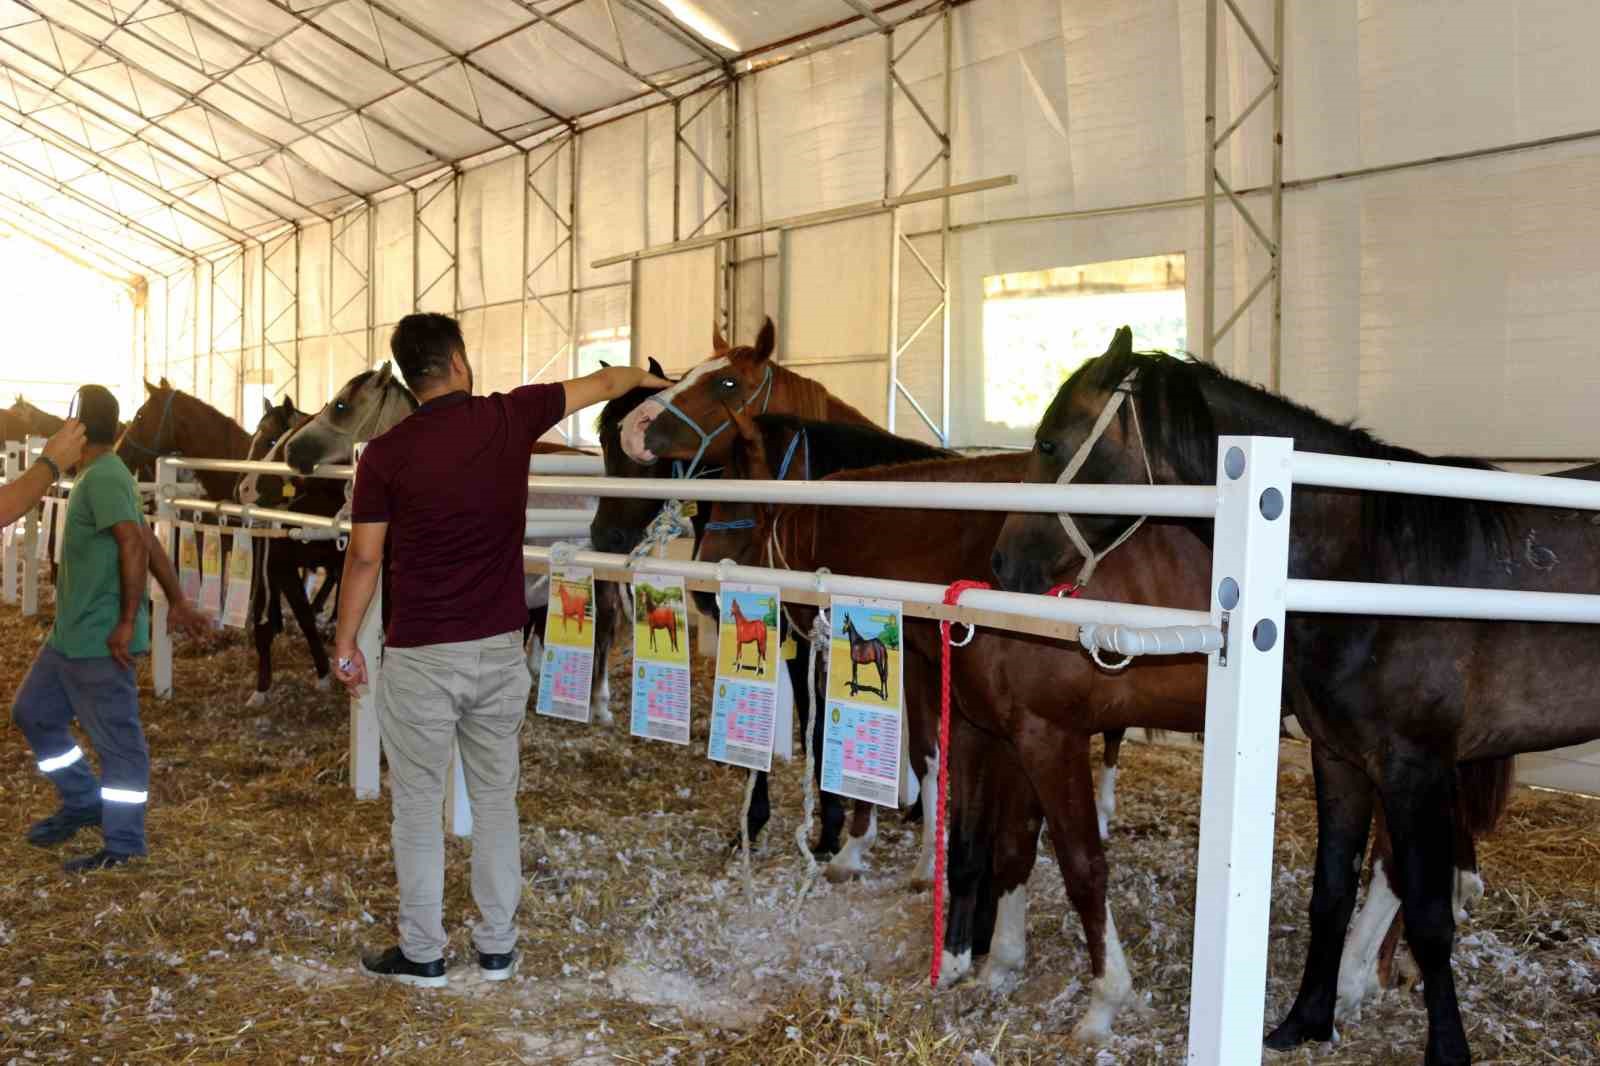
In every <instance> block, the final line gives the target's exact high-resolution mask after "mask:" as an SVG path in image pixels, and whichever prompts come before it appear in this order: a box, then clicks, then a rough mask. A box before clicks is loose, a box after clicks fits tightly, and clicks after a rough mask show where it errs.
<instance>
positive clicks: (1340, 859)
mask: <svg viewBox="0 0 1600 1066" xmlns="http://www.w3.org/2000/svg"><path fill="white" fill-rule="evenodd" d="M1311 768H1312V772H1313V775H1314V777H1315V779H1316V787H1317V865H1316V869H1315V871H1314V880H1313V882H1312V888H1311V915H1310V924H1311V944H1310V946H1309V947H1308V948H1307V949H1306V968H1305V973H1304V974H1303V975H1302V976H1301V978H1300V991H1299V993H1298V994H1297V995H1296V996H1295V1000H1294V1006H1292V1007H1290V1008H1289V1014H1288V1016H1287V1017H1285V1018H1284V1019H1283V1021H1282V1022H1280V1023H1278V1027H1277V1028H1276V1029H1274V1030H1273V1031H1272V1032H1271V1033H1270V1034H1269V1035H1268V1036H1267V1040H1266V1044H1267V1047H1269V1048H1272V1049H1273V1050H1274V1051H1287V1050H1288V1049H1289V1048H1292V1047H1297V1046H1299V1045H1300V1044H1304V1043H1306V1042H1307V1041H1310V1040H1332V1039H1333V1017H1334V1008H1335V1006H1336V1005H1337V1002H1338V981H1339V964H1340V955H1341V954H1342V953H1343V951H1344V934H1345V929H1346V927H1348V925H1349V924H1350V914H1351V912H1352V911H1353V910H1355V905H1356V886H1357V883H1358V882H1359V880H1360V876H1359V874H1360V869H1361V866H1360V863H1361V858H1362V856H1363V855H1364V854H1365V852H1366V849H1367V830H1368V829H1369V828H1370V826H1371V823H1372V782H1371V781H1370V780H1369V779H1368V777H1367V775H1366V772H1365V771H1364V770H1363V769H1362V768H1361V767H1359V766H1357V765H1355V764H1354V763H1352V762H1348V761H1346V760H1345V759H1343V758H1341V757H1340V756H1339V755H1336V754H1335V753H1334V752H1332V751H1331V750H1329V748H1328V745H1326V744H1319V743H1316V742H1313V743H1312V745H1311ZM1391 824H1392V823H1391ZM1374 920H1375V921H1376V919H1374Z"/></svg>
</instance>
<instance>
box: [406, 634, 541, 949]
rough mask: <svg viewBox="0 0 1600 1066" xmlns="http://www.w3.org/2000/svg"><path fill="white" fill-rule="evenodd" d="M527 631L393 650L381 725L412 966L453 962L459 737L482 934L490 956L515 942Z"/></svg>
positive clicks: (480, 943) (479, 938)
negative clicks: (450, 882) (448, 954)
mask: <svg viewBox="0 0 1600 1066" xmlns="http://www.w3.org/2000/svg"><path fill="white" fill-rule="evenodd" d="M521 636H522V635H521V634H520V633H517V632H511V633H502V634H500V635H499V636H494V637H485V638H484V639H482V640H473V641H466V642H463V643H460V644H432V645H428V646H426V647H421V648H390V649H388V650H387V651H386V652H385V653H384V657H383V669H382V672H381V673H380V674H379V678H380V680H379V685H380V686H381V689H382V692H381V695H382V699H381V700H380V701H379V705H378V706H379V709H378V726H379V731H380V732H381V734H382V736H383V753H384V756H385V758H387V759H388V762H389V791H390V793H391V794H392V795H393V797H394V827H393V842H394V868H395V873H396V875H397V876H398V878H399V881H400V915H399V925H400V949H401V950H402V951H404V952H405V955H406V958H408V959H410V960H411V961H412V962H432V961H434V960H435V959H438V958H442V957H443V955H444V948H445V943H446V941H447V938H446V936H445V931H444V923H443V915H442V909H443V902H444V813H443V812H444V795H445V789H447V788H449V787H451V782H450V780H449V778H448V775H449V772H450V744H451V741H456V742H457V743H459V745H460V747H461V764H462V768H463V770H464V771H465V774H466V781H467V797H468V799H469V801H470V804H471V807H472V898H473V900H474V902H476V903H477V905H478V913H479V915H480V919H479V921H478V924H477V925H476V926H475V927H474V928H473V934H472V939H473V942H474V943H475V944H476V946H477V949H478V950H479V951H482V952H487V953H490V954H497V955H498V954H504V953H506V952H509V951H510V950H511V949H512V947H513V946H514V945H515V944H516V941H517V930H516V925H515V918H516V914H517V903H518V901H519V900H520V899H521V898H522V847H521V841H520V835H519V833H518V827H517V777H518V771H519V769H520V761H519V757H520V747H521V745H520V743H519V734H520V731H521V728H522V719H523V716H524V714H525V713H526V710H527V705H528V692H529V689H530V686H531V681H530V680H529V677H528V667H527V663H526V661H525V660H524V659H523V654H522V640H521Z"/></svg>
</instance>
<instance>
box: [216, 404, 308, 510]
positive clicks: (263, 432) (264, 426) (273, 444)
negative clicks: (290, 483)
mask: <svg viewBox="0 0 1600 1066" xmlns="http://www.w3.org/2000/svg"><path fill="white" fill-rule="evenodd" d="M261 406H262V412H261V421H259V422H257V423H256V431H255V433H254V434H252V435H251V437H250V450H249V451H248V452H246V453H245V457H246V458H247V459H249V460H250V461H252V462H261V461H266V460H269V459H276V458H278V456H279V455H280V454H281V446H282V445H283V443H284V442H285V441H286V440H287V439H288V438H289V437H291V436H293V435H294V432H295V431H296V430H298V429H299V428H300V427H301V426H303V425H305V424H306V423H307V422H308V421H310V418H311V416H310V415H307V414H306V413H305V412H303V411H301V410H299V409H298V408H297V407H295V405H294V401H293V400H291V399H290V398H289V397H287V396H285V397H284V398H283V402H282V403H280V404H278V405H277V406H273V404H272V403H271V401H269V400H267V399H266V398H265V397H263V398H262V400H261ZM283 485H284V479H283V478H281V477H279V476H277V475H275V474H254V473H252V474H240V475H239V482H238V484H237V485H236V486H235V487H234V491H233V496H234V499H236V500H238V501H239V502H240V503H243V504H249V505H252V506H258V507H276V506H278V504H280V503H282V502H283V496H284V493H283Z"/></svg>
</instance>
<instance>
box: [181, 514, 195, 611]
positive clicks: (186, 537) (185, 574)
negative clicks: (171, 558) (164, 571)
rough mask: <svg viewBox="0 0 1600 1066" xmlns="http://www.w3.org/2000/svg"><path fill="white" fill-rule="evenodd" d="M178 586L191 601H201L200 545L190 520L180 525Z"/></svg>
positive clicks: (185, 597) (184, 596)
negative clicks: (195, 537)
mask: <svg viewBox="0 0 1600 1066" xmlns="http://www.w3.org/2000/svg"><path fill="white" fill-rule="evenodd" d="M178 587H179V588H181V589H183V598H184V599H186V600H188V601H189V602H190V603H198V602H199V601H200V545H199V543H198V542H197V541H196V540H195V539H194V526H193V525H192V524H190V523H188V522H184V523H183V524H182V525H180V526H179V527H178Z"/></svg>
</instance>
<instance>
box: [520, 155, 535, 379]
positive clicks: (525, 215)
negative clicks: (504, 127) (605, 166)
mask: <svg viewBox="0 0 1600 1066" xmlns="http://www.w3.org/2000/svg"><path fill="white" fill-rule="evenodd" d="M532 161H533V149H531V148H530V149H528V150H527V151H525V152H523V153H522V285H521V288H520V289H519V291H518V293H517V336H518V337H519V338H520V342H519V344H518V353H519V354H518V359H519V360H520V362H519V363H518V364H517V381H518V383H519V384H527V381H528V253H529V249H528V245H529V244H530V243H532V238H531V237H529V235H528V231H529V230H530V229H532V228H533V215H532V214H531V212H532V211H533V193H532V191H531V186H532V184H533V168H532Z"/></svg>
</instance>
